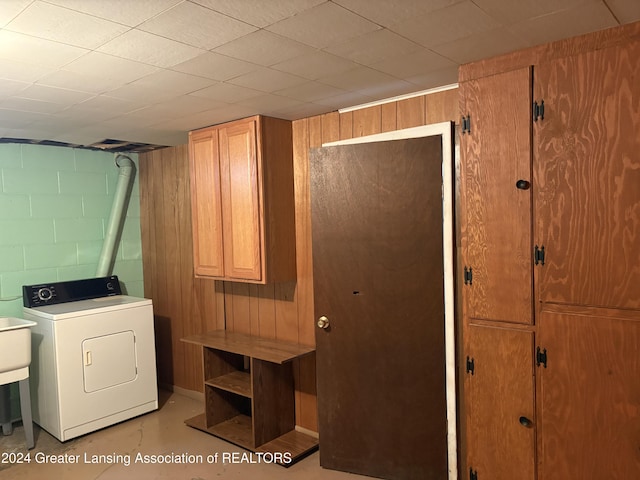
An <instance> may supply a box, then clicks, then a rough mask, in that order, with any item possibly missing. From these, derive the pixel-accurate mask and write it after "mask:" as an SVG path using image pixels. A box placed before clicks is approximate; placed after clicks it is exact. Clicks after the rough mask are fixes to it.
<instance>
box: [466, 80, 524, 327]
mask: <svg viewBox="0 0 640 480" xmlns="http://www.w3.org/2000/svg"><path fill="white" fill-rule="evenodd" d="M460 98H462V99H464V100H463V103H462V105H461V108H462V109H463V111H462V114H463V115H464V116H466V115H469V117H470V131H469V132H468V133H463V134H462V135H461V137H460V144H461V151H462V174H461V177H462V178H461V179H462V190H463V193H462V195H461V198H462V201H463V202H464V204H463V208H464V215H465V219H464V225H463V228H464V229H465V232H464V234H465V241H466V253H465V260H464V264H465V266H466V267H467V268H470V269H471V270H472V274H473V278H472V281H471V282H472V283H471V284H470V285H466V286H465V295H466V297H467V307H468V315H469V317H471V318H477V319H488V320H498V321H504V322H515V323H524V324H530V323H532V322H533V315H532V311H533V306H532V290H533V288H532V282H533V279H532V271H531V269H532V248H533V246H532V244H531V190H530V189H529V188H528V186H527V185H526V184H525V186H524V187H525V188H522V189H520V188H517V187H516V182H518V180H523V181H525V182H531V69H530V68H523V69H520V70H515V71H512V72H507V73H502V74H499V75H494V76H492V77H486V78H482V79H479V80H473V81H468V82H464V83H462V84H461V85H460Z"/></svg>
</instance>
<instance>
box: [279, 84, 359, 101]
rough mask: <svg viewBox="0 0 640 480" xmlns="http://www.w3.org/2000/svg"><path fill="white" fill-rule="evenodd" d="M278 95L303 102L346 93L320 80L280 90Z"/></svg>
mask: <svg viewBox="0 0 640 480" xmlns="http://www.w3.org/2000/svg"><path fill="white" fill-rule="evenodd" d="M274 93H276V94H277V95H280V96H283V97H290V98H293V99H295V100H299V101H302V102H314V101H316V100H320V99H321V98H329V97H335V96H337V95H341V94H343V93H346V92H345V91H344V90H342V89H340V88H337V87H333V86H331V85H326V84H324V83H318V82H307V83H303V84H302V85H297V86H295V87H290V88H285V89H282V90H278V91H276V92H274Z"/></svg>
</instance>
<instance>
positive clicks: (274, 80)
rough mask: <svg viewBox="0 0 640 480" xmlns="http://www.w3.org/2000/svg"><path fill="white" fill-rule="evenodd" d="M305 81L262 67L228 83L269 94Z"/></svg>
mask: <svg viewBox="0 0 640 480" xmlns="http://www.w3.org/2000/svg"><path fill="white" fill-rule="evenodd" d="M305 81H306V80H305V79H304V78H301V77H298V76H296V75H291V74H289V73H285V72H279V71H277V70H272V69H270V68H264V67H262V68H261V69H259V70H256V71H254V72H251V73H247V74H245V75H241V76H239V77H236V78H233V79H231V80H229V82H228V83H232V84H234V85H240V86H241V87H247V88H252V89H254V90H260V91H261V92H266V93H271V92H274V91H276V90H281V89H282V88H287V87H293V86H295V85H300V84H301V83H304V82H305Z"/></svg>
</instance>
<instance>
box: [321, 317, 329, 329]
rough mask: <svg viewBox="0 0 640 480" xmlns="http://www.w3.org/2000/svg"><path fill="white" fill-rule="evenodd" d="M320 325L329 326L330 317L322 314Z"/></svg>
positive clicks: (325, 327)
mask: <svg viewBox="0 0 640 480" xmlns="http://www.w3.org/2000/svg"><path fill="white" fill-rule="evenodd" d="M318 327H320V328H323V329H327V328H329V319H328V318H327V317H325V316H324V315H322V316H321V317H320V318H319V319H318Z"/></svg>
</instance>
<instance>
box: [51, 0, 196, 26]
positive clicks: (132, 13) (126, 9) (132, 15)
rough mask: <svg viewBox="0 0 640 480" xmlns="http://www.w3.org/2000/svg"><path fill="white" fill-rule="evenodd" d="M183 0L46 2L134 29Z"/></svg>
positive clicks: (58, 0) (53, 0)
mask: <svg viewBox="0 0 640 480" xmlns="http://www.w3.org/2000/svg"><path fill="white" fill-rule="evenodd" d="M182 1H184V0H135V1H132V0H110V1H103V0H90V1H87V0H47V2H48V3H53V4H56V5H60V6H62V7H67V8H70V9H72V10H77V11H78V12H82V13H88V14H89V15H93V16H95V17H100V18H106V19H108V20H111V21H114V22H117V23H121V24H123V25H128V26H130V27H135V26H136V25H139V24H140V23H142V22H144V21H145V20H148V19H149V18H151V17H154V16H156V15H158V14H159V13H161V12H163V11H165V10H167V9H168V8H171V7H173V6H174V5H177V4H178V3H181V2H182Z"/></svg>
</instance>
